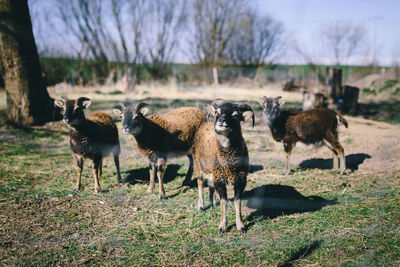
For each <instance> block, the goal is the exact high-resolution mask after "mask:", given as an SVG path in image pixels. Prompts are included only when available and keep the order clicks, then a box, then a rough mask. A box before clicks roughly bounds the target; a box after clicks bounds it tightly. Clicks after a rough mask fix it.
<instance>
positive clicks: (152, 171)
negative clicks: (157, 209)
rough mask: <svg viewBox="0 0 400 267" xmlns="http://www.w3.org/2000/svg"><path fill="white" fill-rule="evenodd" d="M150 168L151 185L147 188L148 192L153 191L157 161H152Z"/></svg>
mask: <svg viewBox="0 0 400 267" xmlns="http://www.w3.org/2000/svg"><path fill="white" fill-rule="evenodd" d="M149 169H150V182H149V187H148V188H147V193H153V189H154V183H155V176H156V163H155V161H150V164H149Z"/></svg>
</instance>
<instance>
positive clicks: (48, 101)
mask: <svg viewBox="0 0 400 267" xmlns="http://www.w3.org/2000/svg"><path fill="white" fill-rule="evenodd" d="M0 62H1V65H2V68H3V73H2V75H3V80H4V84H5V88H6V90H7V120H8V122H9V123H10V124H12V125H16V126H29V125H37V124H43V123H45V122H47V121H51V120H54V119H59V118H60V113H59V112H57V111H58V109H56V108H55V106H54V102H53V99H52V98H50V96H49V94H48V92H47V90H46V85H45V83H44V80H43V77H42V71H41V68H40V63H39V56H38V53H37V48H36V44H35V40H34V37H33V32H32V24H31V18H30V15H29V8H28V3H27V0H0Z"/></svg>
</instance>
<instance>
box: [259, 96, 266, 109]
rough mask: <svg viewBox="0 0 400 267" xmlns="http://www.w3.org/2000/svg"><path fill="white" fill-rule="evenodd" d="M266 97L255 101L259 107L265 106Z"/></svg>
mask: <svg viewBox="0 0 400 267" xmlns="http://www.w3.org/2000/svg"><path fill="white" fill-rule="evenodd" d="M266 98H267V97H266V96H264V97H262V98H259V99H257V101H258V103H260V105H261V106H263V107H264V106H265V103H266Z"/></svg>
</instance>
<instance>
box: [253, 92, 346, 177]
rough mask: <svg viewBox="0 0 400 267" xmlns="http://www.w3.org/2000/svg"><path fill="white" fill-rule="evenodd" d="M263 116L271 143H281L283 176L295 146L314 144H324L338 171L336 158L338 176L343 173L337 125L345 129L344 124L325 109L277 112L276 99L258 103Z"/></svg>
mask: <svg viewBox="0 0 400 267" xmlns="http://www.w3.org/2000/svg"><path fill="white" fill-rule="evenodd" d="M259 103H260V104H261V105H262V106H263V108H264V110H263V113H264V115H265V118H266V120H267V124H268V126H269V128H270V130H271V134H272V137H273V139H274V140H275V141H278V142H283V146H284V150H285V152H286V164H285V170H284V174H285V175H287V174H289V173H290V166H289V159H290V155H291V153H292V149H293V148H294V146H295V145H296V143H297V142H302V143H305V144H317V143H320V142H324V143H325V145H326V146H327V147H328V148H329V149H330V150H331V151H332V153H333V168H334V169H338V167H339V164H338V155H339V157H340V174H343V172H344V171H345V169H346V161H345V157H344V150H343V147H342V146H341V145H340V143H339V138H338V124H339V122H341V123H342V124H343V125H344V126H345V127H346V128H347V127H348V124H347V121H346V120H345V119H344V118H343V117H342V116H341V115H340V114H338V113H336V112H335V111H333V110H331V109H327V108H316V109H311V110H307V111H301V112H290V111H281V109H280V106H281V105H283V103H284V102H283V101H282V99H281V97H280V96H278V97H275V98H268V97H266V96H264V97H263V98H260V99H259Z"/></svg>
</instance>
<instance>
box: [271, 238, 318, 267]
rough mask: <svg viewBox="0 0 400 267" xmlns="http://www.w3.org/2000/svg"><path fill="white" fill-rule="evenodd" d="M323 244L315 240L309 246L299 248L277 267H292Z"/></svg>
mask: <svg viewBox="0 0 400 267" xmlns="http://www.w3.org/2000/svg"><path fill="white" fill-rule="evenodd" d="M322 243H323V241H322V240H315V241H314V242H312V243H311V244H309V245H305V246H303V247H301V248H300V249H299V250H298V251H297V252H296V253H294V254H293V255H292V256H291V257H290V258H289V259H288V260H286V261H285V262H284V263H282V264H279V265H278V266H279V267H290V266H293V264H294V263H295V262H296V261H297V260H300V259H303V258H305V257H307V256H308V255H310V254H311V253H312V252H313V251H314V250H316V249H317V248H319V247H320V246H321V244H322Z"/></svg>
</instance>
